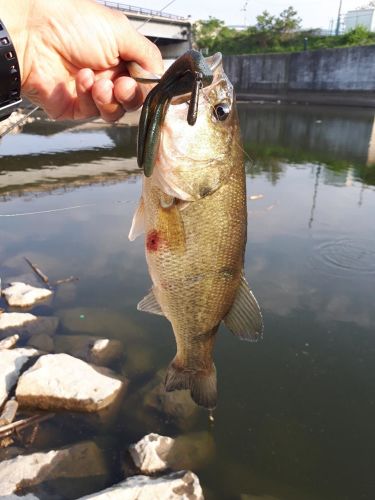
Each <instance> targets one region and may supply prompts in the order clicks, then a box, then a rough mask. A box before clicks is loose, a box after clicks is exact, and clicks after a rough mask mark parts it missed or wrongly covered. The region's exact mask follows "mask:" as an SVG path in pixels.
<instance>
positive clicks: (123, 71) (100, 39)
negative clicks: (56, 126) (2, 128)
mask: <svg viewBox="0 0 375 500" xmlns="http://www.w3.org/2000/svg"><path fill="white" fill-rule="evenodd" d="M0 12H1V16H2V19H3V21H4V23H5V25H6V27H7V29H8V31H9V32H10V34H11V36H12V40H13V43H14V45H15V48H16V52H17V56H18V60H19V64H20V70H21V78H22V94H23V95H25V96H26V97H27V98H29V99H30V100H31V101H32V102H33V103H35V104H38V105H39V106H41V107H42V108H43V109H44V110H45V111H46V112H47V114H48V115H49V116H50V117H52V118H55V119H58V120H62V119H87V118H91V117H94V116H98V115H100V116H101V117H102V118H103V119H104V120H107V121H115V120H118V119H119V118H120V117H121V116H122V115H123V114H124V112H125V111H128V110H132V109H136V108H137V107H139V106H140V105H141V104H142V102H143V99H144V96H143V94H142V91H141V89H140V87H139V85H138V84H137V83H136V82H135V80H133V79H132V78H130V77H129V74H128V71H127V64H126V63H127V62H130V61H135V62H137V63H138V64H139V65H140V66H142V67H143V68H144V69H145V70H146V71H149V72H151V73H161V72H162V59H161V56H160V52H159V50H158V48H157V47H156V46H155V45H154V44H153V43H151V42H150V41H149V40H147V38H145V37H144V36H142V35H141V34H139V33H138V32H137V31H135V29H134V28H133V27H132V26H131V24H130V22H129V20H128V19H127V17H126V16H125V15H124V14H122V13H121V12H118V11H114V10H112V9H109V8H106V7H104V6H103V5H99V4H97V3H96V2H94V1H93V0H79V1H77V0H17V2H14V3H12V5H11V6H9V2H6V0H0Z"/></svg>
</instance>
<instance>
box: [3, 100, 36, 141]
mask: <svg viewBox="0 0 375 500" xmlns="http://www.w3.org/2000/svg"><path fill="white" fill-rule="evenodd" d="M38 109H39V106H35V108H32V110H31V111H29V112H28V113H26V115H24V116H22V117H21V118H20V119H19V120H17V121H16V122H15V123H12V124H11V125H10V126H9V127H8V128H6V129H5V132H3V133H2V134H0V139H2V138H3V137H4V136H5V135H7V134H9V132H11V131H12V130H13V129H14V128H16V127H18V126H21V125H22V124H23V123H24V121H25V120H27V118H29V116H31V115H32V114H33V113H35V111H37V110H38Z"/></svg>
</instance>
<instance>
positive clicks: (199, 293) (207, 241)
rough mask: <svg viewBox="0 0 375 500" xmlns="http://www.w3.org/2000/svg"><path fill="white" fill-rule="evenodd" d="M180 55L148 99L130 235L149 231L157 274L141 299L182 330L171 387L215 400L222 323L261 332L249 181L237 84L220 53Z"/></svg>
mask: <svg viewBox="0 0 375 500" xmlns="http://www.w3.org/2000/svg"><path fill="white" fill-rule="evenodd" d="M182 57H183V58H184V59H182V60H181V61H180V60H179V59H178V60H177V61H176V62H175V63H174V64H173V65H172V67H170V68H169V70H168V72H167V73H168V74H167V73H166V75H167V78H166V80H164V81H162V80H163V78H162V80H161V83H160V84H158V86H157V87H158V88H156V87H155V89H153V90H152V91H151V92H152V94H151V93H150V98H149V100H148V101H147V100H146V102H145V105H144V110H143V112H142V116H141V123H140V133H139V139H140V142H141V144H139V149H138V161H139V164H140V166H144V165H143V164H144V163H145V162H146V163H147V165H145V166H144V169H145V174H146V175H145V177H144V178H143V192H142V197H141V200H140V204H139V206H138V209H137V210H136V213H135V215H134V218H133V224H132V228H131V230H130V233H129V238H130V240H133V239H135V238H136V237H137V236H138V235H139V234H141V232H143V231H144V232H145V251H146V260H147V264H148V268H149V273H150V276H151V279H152V283H153V287H152V290H151V292H150V293H149V294H148V295H147V296H146V297H145V298H144V299H143V300H142V301H141V302H140V303H139V304H138V309H139V310H142V311H148V312H152V313H155V314H163V315H164V316H165V317H166V318H167V319H168V320H169V321H170V322H171V324H172V327H173V332H174V335H175V339H176V344H177V353H176V356H175V358H174V359H173V361H172V362H171V364H170V366H169V368H168V370H167V374H166V379H165V387H166V390H167V391H173V390H176V389H190V393H191V396H192V398H193V400H194V401H195V402H196V403H197V404H198V405H200V406H204V407H206V408H209V409H212V408H215V406H216V402H217V388H216V385H217V384H216V369H215V365H214V362H213V348H214V343H215V338H216V332H217V330H218V327H219V325H220V323H221V322H222V321H224V322H225V324H226V326H227V327H228V328H229V330H230V331H231V332H232V333H234V334H235V335H236V336H238V337H239V338H241V339H244V340H258V339H259V337H260V336H261V334H262V330H263V323H262V317H261V313H260V309H259V306H258V303H257V301H256V299H255V297H254V295H253V294H252V292H251V291H250V289H249V287H248V285H247V283H246V280H245V277H244V272H243V265H244V253H245V244H246V228H247V220H246V214H247V210H246V186H245V171H244V158H243V149H242V146H241V137H240V128H239V122H238V116H237V111H236V105H235V98H234V93H233V87H232V85H231V83H230V82H229V80H228V78H227V76H226V75H225V73H224V70H223V66H222V61H221V54H215V55H214V56H212V57H210V58H207V59H204V58H203V56H202V55H201V54H200V53H199V52H196V51H189V52H188V53H187V54H185V55H184V56H182ZM184 68H185V70H184ZM186 68H187V69H186ZM175 74H179V75H184V78H185V80H186V81H184V84H183V85H180V82H181V79H180V77H178V78H177V79H175V80H174V79H173V75H175ZM189 75H190V80H189V81H188V76H189ZM197 82H198V83H197ZM166 95H167V96H168V98H166ZM155 96H156V97H155ZM157 96H159V97H157ZM150 135H151V137H150ZM145 149H146V150H145Z"/></svg>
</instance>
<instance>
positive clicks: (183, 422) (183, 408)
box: [143, 371, 198, 429]
mask: <svg viewBox="0 0 375 500" xmlns="http://www.w3.org/2000/svg"><path fill="white" fill-rule="evenodd" d="M143 403H144V405H145V406H146V407H149V408H151V409H153V410H155V411H157V412H159V413H162V414H164V415H166V416H168V417H170V418H172V419H173V420H174V422H175V424H176V425H177V426H178V427H180V428H181V429H185V428H189V427H190V426H191V425H192V423H193V421H194V417H196V416H197V415H198V407H197V405H196V404H195V403H194V402H193V400H192V399H191V397H190V391H174V392H166V390H165V386H164V371H159V372H158V373H157V374H156V376H155V379H154V380H153V381H152V382H151V383H150V384H149V385H148V386H147V387H146V388H145V396H144V400H143Z"/></svg>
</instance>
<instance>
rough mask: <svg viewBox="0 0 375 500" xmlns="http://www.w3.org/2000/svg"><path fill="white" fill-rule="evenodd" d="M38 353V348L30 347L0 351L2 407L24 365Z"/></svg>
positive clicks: (0, 394) (0, 403)
mask: <svg viewBox="0 0 375 500" xmlns="http://www.w3.org/2000/svg"><path fill="white" fill-rule="evenodd" d="M38 354H39V352H38V351H37V350H36V349H29V348H18V349H12V350H4V351H0V408H1V406H2V405H3V403H4V401H5V400H6V399H7V397H8V396H9V393H10V391H11V390H12V389H13V387H14V386H15V385H16V383H17V380H18V377H19V374H20V372H21V369H22V367H23V365H24V364H25V363H27V361H28V360H29V359H30V358H31V357H33V356H37V355H38Z"/></svg>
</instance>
